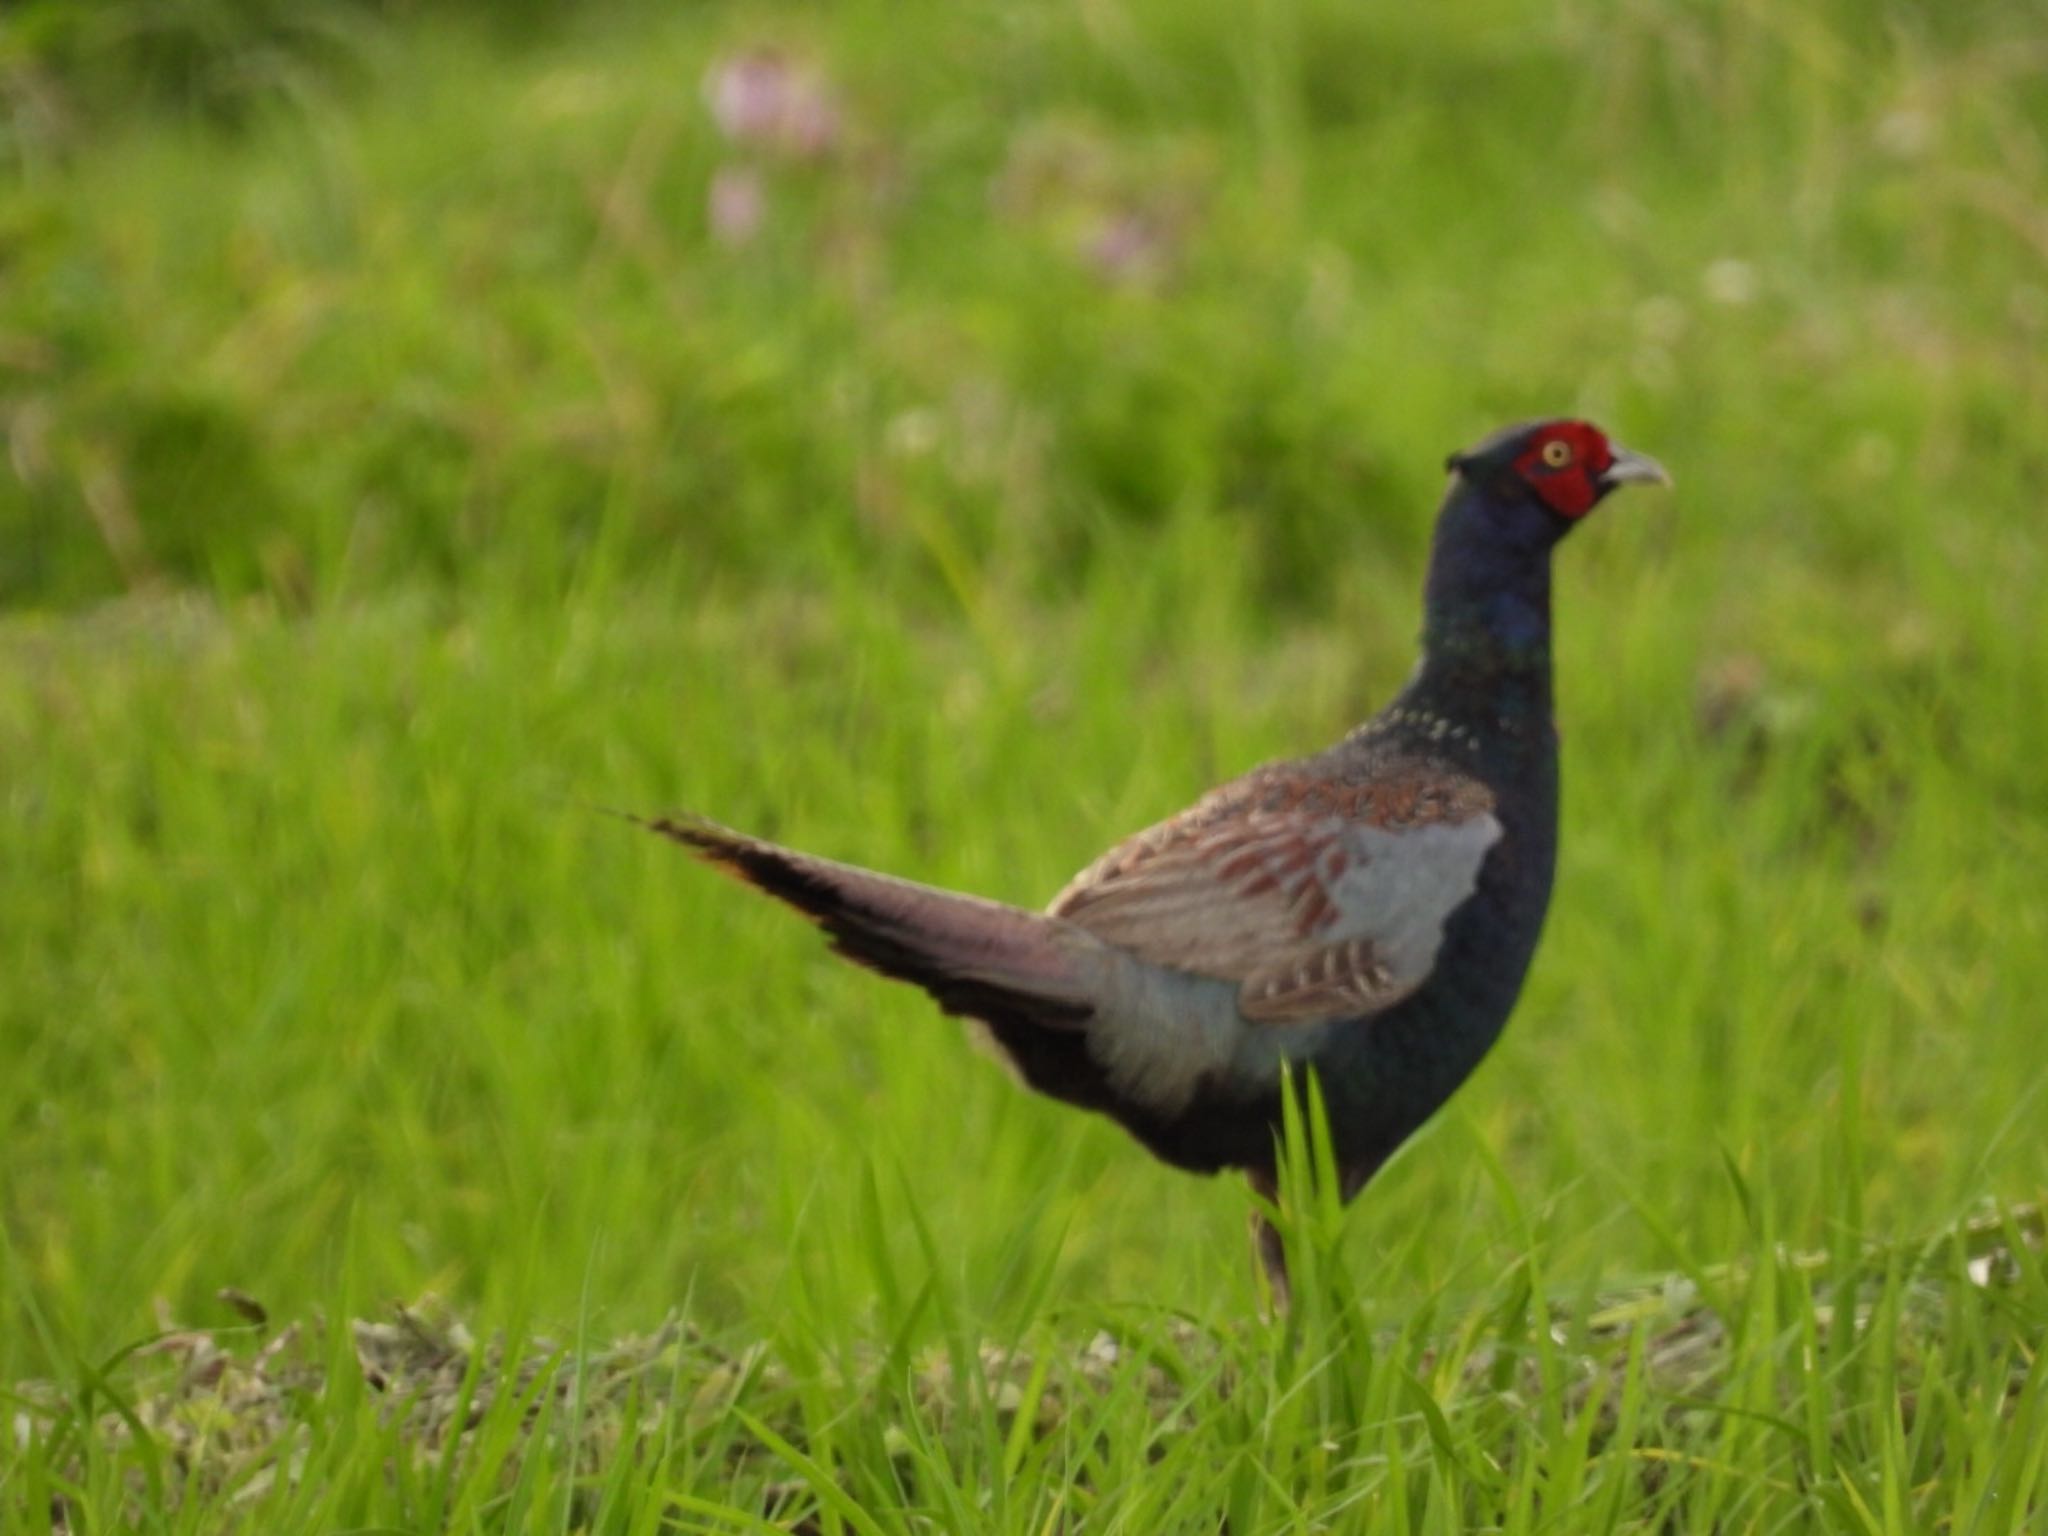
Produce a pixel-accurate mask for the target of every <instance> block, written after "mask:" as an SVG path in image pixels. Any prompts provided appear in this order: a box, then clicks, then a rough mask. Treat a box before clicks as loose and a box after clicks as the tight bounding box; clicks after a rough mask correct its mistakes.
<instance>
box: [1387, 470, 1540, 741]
mask: <svg viewBox="0 0 2048 1536" xmlns="http://www.w3.org/2000/svg"><path fill="white" fill-rule="evenodd" d="M1563 531H1564V525H1563V523H1562V522H1561V520H1559V519H1558V518H1555V517H1553V516H1552V515H1551V514H1550V513H1549V512H1547V511H1545V510H1544V509H1543V508H1542V507H1540V506H1538V505H1537V504H1536V503H1535V502H1533V501H1532V500H1530V499H1529V498H1527V497H1525V496H1519V495H1513V494H1509V495H1506V496H1502V495H1498V494H1495V493H1493V492H1491V491H1488V490H1486V489H1483V488H1481V487H1478V486H1474V485H1472V484H1470V483H1468V482H1467V481H1466V480H1465V479H1464V478H1463V477H1462V476H1461V477H1460V478H1459V480H1458V482H1457V484H1455V485H1454V486H1453V487H1452V489H1451V493H1450V495H1449V496H1448V497H1447V498H1446V499H1445V502H1444V506H1443V511H1442V512H1441V513H1440V514H1439V515H1438V517H1437V525H1436V541H1435V544H1434V546H1433V548H1432V550H1431V552H1430V560H1429V580H1428V583H1427V585H1426V586H1425V587H1424V589H1423V616H1422V664H1421V665H1420V667H1418V668H1417V670H1416V673H1415V676H1414V678H1413V679H1412V680H1411V681H1410V682H1409V684H1408V687H1407V689H1406V690H1405V691H1404V692H1403V695H1402V702H1403V703H1404V704H1406V705H1408V706H1409V707H1412V708H1420V709H1424V710H1427V711H1429V712H1430V713H1432V714H1436V715H1440V716H1443V717H1446V718H1448V719H1451V720H1453V721H1456V722H1459V723H1463V724H1470V725H1474V726H1477V727H1480V728H1481V729H1482V732H1483V733H1484V734H1487V735H1491V734H1493V732H1494V731H1505V732H1506V733H1507V734H1508V735H1509V736H1510V737H1512V738H1515V739H1518V740H1522V741H1525V742H1530V743H1532V744H1533V743H1534V742H1535V741H1541V740H1547V739H1548V738H1549V736H1550V733H1551V696H1550V552H1551V550H1552V549H1554V548H1555V547H1556V545H1557V541H1558V539H1559V537H1560V536H1561V535H1562V533H1563Z"/></svg>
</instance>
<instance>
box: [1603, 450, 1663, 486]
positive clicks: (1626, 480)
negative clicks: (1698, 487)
mask: <svg viewBox="0 0 2048 1536" xmlns="http://www.w3.org/2000/svg"><path fill="white" fill-rule="evenodd" d="M1613 452H1614V462H1613V463H1612V464H1610V465H1608V466H1607V468H1606V469H1604V470H1602V471H1601V472H1600V483H1601V484H1602V485H1604V486H1606V487H1607V488H1608V489H1609V490H1612V489H1613V488H1614V487H1615V486H1617V485H1669V484H1670V483H1671V471H1670V470H1668V469H1666V468H1665V467H1664V466H1663V465H1662V464H1659V463H1658V462H1657V461H1656V460H1655V459H1653V458H1651V457H1650V456H1649V455H1648V454H1647V453H1637V452H1636V451H1635V450H1634V449H1632V448H1623V447H1621V446H1620V445H1618V444H1617V445H1615V447H1614V450H1613Z"/></svg>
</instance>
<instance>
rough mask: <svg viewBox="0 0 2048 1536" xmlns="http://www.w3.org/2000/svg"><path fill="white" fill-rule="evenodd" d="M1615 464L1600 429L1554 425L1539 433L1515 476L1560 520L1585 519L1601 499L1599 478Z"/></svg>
mask: <svg viewBox="0 0 2048 1536" xmlns="http://www.w3.org/2000/svg"><path fill="white" fill-rule="evenodd" d="M1613 463H1614V450H1613V449H1612V448H1610V447H1609V446H1608V443H1607V438H1606V436H1605V435H1604V434H1603V433H1602V432H1601V431H1600V429H1599V428H1597V427H1594V426H1591V425H1589V424H1588V423H1586V422H1583V421H1559V422H1552V423H1551V424H1550V425H1548V426H1546V427H1545V428H1544V429H1543V430H1542V431H1540V432H1538V433H1537V434H1536V435H1535V436H1534V437H1533V438H1532V439H1531V440H1530V443H1529V446H1528V447H1527V448H1525V449H1524V450H1523V451H1522V453H1521V455H1520V456H1519V457H1518V458H1516V460H1515V463H1514V468H1515V473H1516V474H1517V475H1519V476H1520V477H1521V478H1522V480H1523V482H1524V483H1525V484H1526V485H1527V486H1528V487H1529V489H1531V490H1532V491H1534V492H1535V493H1536V495H1537V496H1538V497H1539V498H1540V499H1541V500H1542V502H1543V504H1544V505H1545V506H1547V507H1549V508H1550V510H1551V511H1553V512H1555V513H1557V515H1558V516H1560V517H1571V518H1579V517H1584V516H1585V515H1586V514H1587V513H1588V512H1590V511H1592V510H1593V507H1594V504H1595V503H1596V502H1598V501H1599V500H1600V497H1601V495H1602V494H1603V491H1604V489H1605V488H1604V487H1603V486H1602V485H1601V483H1600V477H1601V476H1602V475H1603V474H1605V473H1606V472H1607V470H1608V469H1609V468H1610V467H1611V466H1612V465H1613Z"/></svg>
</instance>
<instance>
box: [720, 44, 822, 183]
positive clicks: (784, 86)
mask: <svg viewBox="0 0 2048 1536" xmlns="http://www.w3.org/2000/svg"><path fill="white" fill-rule="evenodd" d="M704 100H705V104H706V105H707V106H708V107H709V108H710V109H711V117H712V120H713V121H714V122H716V123H717V124H718V130H719V132H721V133H723V134H724V135H725V136H726V137H727V138H728V139H730V140H731V141H732V142H733V143H734V144H738V145H743V146H748V147H753V148H761V149H767V150H772V151H774V152H776V153H778V154H785V155H791V156H794V157H797V158H800V159H816V158H817V157H819V156H821V155H823V154H825V153H827V152H828V151H829V150H831V149H832V148H833V147H834V146H835V145H836V144H837V143H838V141H839V130H840V121H839V104H838V102H837V101H835V100H834V99H833V95H832V91H831V88H830V86H829V85H828V84H827V83H826V81H825V80H824V78H823V77H822V76H821V75H820V74H819V72H818V71H817V70H816V69H815V68H813V67H812V66H810V65H806V64H798V63H796V62H794V61H792V60H791V59H790V58H788V57H787V56H786V55H784V54H782V53H780V52H778V51H777V50H775V49H773V48H753V49H749V50H748V51H747V52H745V53H742V54H738V55H736V56H733V57H731V58H725V59H720V60H717V61H715V62H714V63H713V64H712V66H711V68H710V69H709V70H707V71H706V72H705V76H704Z"/></svg>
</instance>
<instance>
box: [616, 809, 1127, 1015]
mask: <svg viewBox="0 0 2048 1536" xmlns="http://www.w3.org/2000/svg"><path fill="white" fill-rule="evenodd" d="M630 819H631V820H634V821H636V822H638V823H639V824H640V825H641V826H644V827H646V828H647V829H648V830H650V831H653V832H658V833H660V834H661V835H662V836H663V837H666V838H670V839H673V840H674V841H675V842H678V843H681V844H682V845H683V846H684V847H686V848H688V849H690V850H691V852H693V853H695V854H697V855H698V856H699V857H700V858H702V859H704V860H705V861H706V862H708V863H710V864H713V865H716V866H717V867H718V868H720V869H722V870H724V871H725V872H726V873H728V874H730V875H733V876H735V877H736V878H738V879H740V880H743V881H745V882H746V883H747V884H749V885H751V886H753V887H755V888H756V889H757V890H760V891H763V892H765V893H766V894H768V895H770V896H773V897H775V898H776V899H777V900H778V901H781V902H784V903H786V904H788V905H789V906H792V907H794V908H796V909H797V911H799V912H801V913H803V914H804V915H805V916H807V917H808V918H810V919H811V920H812V921H813V922H814V923H816V924H817V925H818V926H819V927H820V928H822V929H824V930H825V932H826V933H827V934H829V935H830V936H831V939H832V945H833V948H834V949H836V950H837V951H838V952H839V953H840V954H842V955H844V956H846V957H847V958H848V959H849V960H853V961H855V962H857V963H859V964H861V965H864V966H867V967H868V968H869V969H871V970H875V971H879V972H880V973H881V974H883V975H884V976H891V977H894V978H896V979H897V980H899V981H908V982H911V983H914V984H915V985H917V986H919V987H922V988H923V989H924V990H925V991H926V992H928V993H930V994H931V995H932V997H933V998H934V999H936V1000H937V1002H938V1004H939V1006H940V1007H942V1008H944V1009H945V1010H946V1011H947V1012H948V1013H955V1014H962V1015H965V1016H968V1017H971V1018H978V1019H984V1020H988V1021H990V1022H991V1023H1009V1024H1011V1025H1013V1026H1014V1025H1015V1024H1017V1023H1025V1024H1029V1025H1031V1026H1035V1027H1036V1028H1040V1029H1045V1028H1050V1029H1058V1030H1077V1029H1080V1028H1082V1027H1084V1026H1085V1025H1086V1024H1087V1022H1088V1020H1089V1019H1090V1018H1091V1017H1092V1016H1093V1014H1094V1011H1095V1010H1094V1006H1093V1003H1092V1001H1091V998H1090V987H1089V976H1088V971H1089V968H1090V967H1089V960H1090V959H1091V958H1092V954H1093V952H1095V951H1099V949H1100V946H1099V944H1098V943H1097V941H1095V940H1094V939H1092V938H1090V937H1089V936H1088V935H1087V934H1084V933H1083V932H1081V930H1080V929H1078V928H1075V927H1074V926H1073V925H1072V924H1070V923H1063V922H1061V921H1060V920H1059V919H1057V918H1052V917H1045V916H1042V915H1040V914H1039V913H1036V912H1027V911H1025V910H1024V909H1023V908H1021V907H1012V906H1006V905H1004V904H1003V903H1001V902H995V901H986V900H983V899H982V898H981V897H978V896H967V895H963V894H961V893H959V892H956V891H943V890H940V889H938V888H937V887H936V886H929V885H919V884H917V883H916V882H915V881H910V880H900V879H897V878H896V877H895V876H893V875H884V874H878V873H876V872H875V871H873V870H868V869H861V868H858V867H856V866H855V865H851V864H840V863H837V862H835V861H834V860H831V859H821V858H817V857H815V856H813V855H811V854H807V853H799V852H797V851H796V850H795V849H793V848H784V847H782V846H780V845H779V844H776V843H771V842H767V841H765V840H763V839H761V838H757V837H748V836H747V835H746V834H745V833H742V832H734V831H732V830H730V829H728V828H726V827H721V826H719V825H718V824H717V823H716V822H713V821H708V820H705V819H704V818H702V817H698V816H663V817H657V818H653V819H642V818H640V817H632V818H630Z"/></svg>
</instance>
